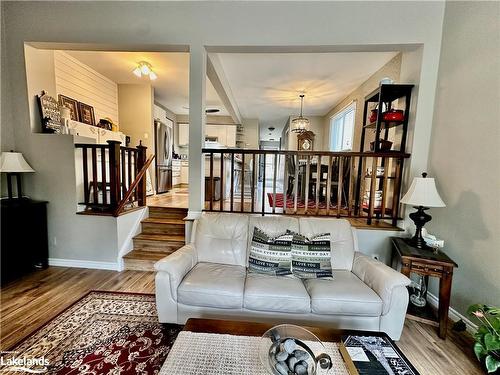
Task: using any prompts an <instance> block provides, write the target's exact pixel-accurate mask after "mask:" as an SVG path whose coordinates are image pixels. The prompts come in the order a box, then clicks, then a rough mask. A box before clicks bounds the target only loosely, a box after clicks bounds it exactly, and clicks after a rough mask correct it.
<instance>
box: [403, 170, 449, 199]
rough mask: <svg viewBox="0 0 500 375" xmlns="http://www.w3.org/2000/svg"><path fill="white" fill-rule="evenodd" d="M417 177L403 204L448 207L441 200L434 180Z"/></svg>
mask: <svg viewBox="0 0 500 375" xmlns="http://www.w3.org/2000/svg"><path fill="white" fill-rule="evenodd" d="M423 175H424V177H415V178H414V179H413V182H412V183H411V186H410V188H409V189H408V191H407V192H406V194H405V195H404V197H403V198H402V199H401V203H404V204H411V205H413V206H424V207H446V205H445V204H444V202H443V200H442V199H441V197H440V195H439V193H438V191H437V189H436V182H435V181H434V179H433V178H430V177H425V176H426V174H425V173H424V174H423Z"/></svg>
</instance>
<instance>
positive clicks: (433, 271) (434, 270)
mask: <svg viewBox="0 0 500 375" xmlns="http://www.w3.org/2000/svg"><path fill="white" fill-rule="evenodd" d="M410 270H411V271H412V272H420V273H423V274H425V275H429V276H437V277H441V276H442V274H443V270H444V268H443V266H440V265H435V264H432V265H430V264H426V263H420V262H412V263H411V267H410Z"/></svg>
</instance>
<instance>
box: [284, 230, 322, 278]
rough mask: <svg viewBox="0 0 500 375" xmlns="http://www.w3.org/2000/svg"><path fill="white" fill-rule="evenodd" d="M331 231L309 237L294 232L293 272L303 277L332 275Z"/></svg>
mask: <svg viewBox="0 0 500 375" xmlns="http://www.w3.org/2000/svg"><path fill="white" fill-rule="evenodd" d="M330 257H331V254H330V233H323V234H319V235H317V236H314V237H311V238H307V237H305V236H303V235H301V234H297V233H294V235H293V239H292V273H293V275H294V276H296V277H298V278H301V279H311V278H322V277H332V263H331V260H330Z"/></svg>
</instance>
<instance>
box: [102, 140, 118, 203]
mask: <svg viewBox="0 0 500 375" xmlns="http://www.w3.org/2000/svg"><path fill="white" fill-rule="evenodd" d="M107 142H108V145H109V146H108V148H109V185H110V192H109V205H110V208H111V210H112V211H114V210H115V209H116V208H117V207H118V203H119V202H120V191H121V180H122V179H121V177H120V171H121V166H120V144H121V142H120V141H107ZM104 194H106V190H105V189H104Z"/></svg>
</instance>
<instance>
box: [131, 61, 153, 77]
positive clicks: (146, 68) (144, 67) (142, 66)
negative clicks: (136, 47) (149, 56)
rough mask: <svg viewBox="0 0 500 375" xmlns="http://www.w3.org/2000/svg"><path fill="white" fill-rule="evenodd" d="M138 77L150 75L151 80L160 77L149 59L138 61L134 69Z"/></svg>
mask: <svg viewBox="0 0 500 375" xmlns="http://www.w3.org/2000/svg"><path fill="white" fill-rule="evenodd" d="M132 73H134V74H135V75H136V76H137V77H139V78H141V77H142V76H149V79H150V80H151V81H154V80H155V79H157V78H158V76H157V75H156V73H155V72H154V71H153V67H152V66H151V64H150V63H148V62H147V61H140V62H138V63H137V67H136V68H135V69H134V70H133V71H132Z"/></svg>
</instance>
